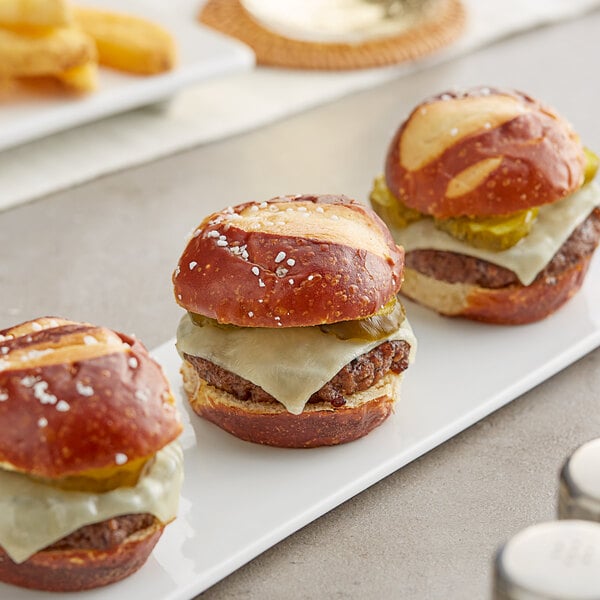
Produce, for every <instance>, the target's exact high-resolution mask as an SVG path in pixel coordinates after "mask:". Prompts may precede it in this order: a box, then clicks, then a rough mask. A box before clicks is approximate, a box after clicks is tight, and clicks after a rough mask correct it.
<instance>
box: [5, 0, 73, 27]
mask: <svg viewBox="0 0 600 600" xmlns="http://www.w3.org/2000/svg"><path fill="white" fill-rule="evenodd" d="M71 22H72V15H71V10H70V7H69V6H68V4H67V2H66V0H0V24H1V25H8V26H13V25H16V26H22V25H29V26H34V27H62V26H65V25H68V24H69V23H71Z"/></svg>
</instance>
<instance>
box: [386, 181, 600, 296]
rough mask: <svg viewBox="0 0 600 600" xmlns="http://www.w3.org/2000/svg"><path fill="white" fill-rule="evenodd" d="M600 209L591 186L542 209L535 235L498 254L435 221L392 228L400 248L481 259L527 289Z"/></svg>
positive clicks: (599, 195)
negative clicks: (441, 227) (454, 234)
mask: <svg viewBox="0 0 600 600" xmlns="http://www.w3.org/2000/svg"><path fill="white" fill-rule="evenodd" d="M598 205H600V187H599V186H598V184H596V183H590V184H589V185H586V186H585V187H583V188H582V189H580V190H579V191H577V192H575V193H574V194H572V195H571V196H568V197H567V198H564V199H563V200H560V201H559V202H555V203H554V204H546V205H545V206H541V207H540V211H539V214H538V218H537V220H536V222H535V223H534V225H533V227H532V229H531V232H530V233H529V235H527V236H526V237H524V238H522V239H521V240H520V241H519V242H518V243H517V244H515V245H514V246H513V247H512V248H509V249H508V250H503V251H501V252H494V251H491V250H484V249H482V248H474V247H473V246H471V245H469V244H466V243H465V242H461V241H460V240H457V239H456V238H454V237H452V236H451V235H449V234H448V233H446V232H445V231H440V230H439V229H436V227H435V226H434V224H433V220H432V219H422V220H420V221H417V222H415V223H412V224H411V225H409V226H408V227H405V228H404V229H401V228H398V227H394V226H393V225H389V228H390V231H391V232H392V235H393V236H394V239H395V240H396V243H397V244H400V245H402V246H404V249H405V250H406V251H407V252H410V251H411V250H420V249H432V250H444V251H447V252H457V253H459V254H466V255H468V256H474V257H475V258H481V259H482V260H487V261H488V262H491V263H494V264H495V265H499V266H501V267H505V268H507V269H510V270H511V271H513V272H514V273H515V274H516V275H517V277H518V278H519V280H520V281H521V283H522V284H523V285H529V284H530V283H531V282H532V281H533V280H534V279H535V278H536V277H537V275H538V273H539V272H540V271H541V270H542V269H543V268H544V267H545V266H546V265H547V264H548V263H549V262H550V261H551V260H552V257H553V256H554V255H555V254H556V252H557V251H558V249H559V248H560V247H561V246H562V245H563V243H564V242H565V241H566V240H567V238H568V237H569V236H570V235H571V233H573V230H574V229H575V228H576V227H577V226H578V225H580V224H581V223H582V222H583V221H585V219H586V218H587V217H588V215H589V214H590V213H591V212H592V210H593V209H594V208H595V207H596V206H598Z"/></svg>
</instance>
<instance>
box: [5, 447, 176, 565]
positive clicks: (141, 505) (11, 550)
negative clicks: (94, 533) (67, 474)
mask: <svg viewBox="0 0 600 600" xmlns="http://www.w3.org/2000/svg"><path fill="white" fill-rule="evenodd" d="M182 481H183V452H182V450H181V447H180V446H179V443H178V442H172V443H171V444H169V445H167V446H165V447H164V448H163V449H162V450H160V451H159V452H158V453H157V454H156V459H155V461H154V463H153V464H152V465H151V466H150V468H149V469H148V470H147V472H146V473H144V474H143V475H142V476H141V477H140V479H139V480H138V483H137V485H136V486H135V487H123V488H117V489H115V490H111V491H110V492H104V493H101V494H96V493H91V492H73V491H66V490H61V489H58V488H54V487H52V486H49V485H46V484H44V483H41V482H39V481H35V480H33V479H32V478H30V477H28V476H27V475H24V474H22V473H15V472H11V471H5V470H3V469H0V546H2V548H4V550H5V551H6V553H7V554H8V555H9V556H10V557H11V558H12V560H13V561H15V562H17V563H20V562H23V561H24V560H27V559H28V558H29V557H30V556H31V555H32V554H34V553H35V552H37V551H38V550H41V549H42V548H45V547H46V546H49V545H50V544H52V543H54V542H56V541H57V540H59V539H61V538H63V537H65V536H66V535H68V534H69V533H72V532H73V531H75V530H76V529H79V528H80V527H83V526H84V525H90V524H92V523H99V522H100V521H104V520H106V519H110V518H112V517H116V516H119V515H126V514H139V513H150V514H152V515H154V516H155V517H156V518H157V519H158V520H159V521H161V523H168V522H169V521H171V520H173V519H174V518H175V516H176V515H177V506H178V503H179V491H180V489H181V483H182Z"/></svg>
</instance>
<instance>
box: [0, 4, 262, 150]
mask: <svg viewBox="0 0 600 600" xmlns="http://www.w3.org/2000/svg"><path fill="white" fill-rule="evenodd" d="M73 3H74V4H80V5H85V4H88V5H91V6H95V7H97V8H104V9H109V10H114V11H120V12H125V13H129V14H133V15H137V16H140V17H145V18H148V19H151V20H153V21H155V22H156V23H158V24H160V25H162V26H163V27H165V28H166V29H167V30H168V31H169V32H170V33H171V34H172V35H173V36H174V37H175V39H176V41H177V46H178V50H179V63H178V65H177V67H176V68H175V69H174V70H172V71H170V72H168V73H164V74H160V75H155V76H150V77H145V76H135V75H128V74H126V73H122V72H118V71H113V70H110V69H100V74H99V82H98V89H97V90H96V91H95V92H93V93H91V94H88V95H86V96H83V97H78V96H73V97H69V96H66V95H57V94H41V93H40V94H29V95H27V96H23V97H19V98H18V99H15V100H13V99H9V100H6V101H3V102H1V103H0V150H4V149H6V148H10V147H11V146H15V145H17V144H22V143H24V142H28V141H31V140H34V139H37V138H40V137H43V136H46V135H49V134H51V133H56V132H57V131H62V130H64V129H69V128H71V127H75V126H77V125H81V124H83V123H88V122H90V121H94V120H97V119H101V118H103V117H107V116H109V115H112V114H116V113H119V112H124V111H126V110H130V109H133V108H137V107H140V106H145V105H148V104H152V103H155V102H158V101H161V100H164V99H166V98H168V97H169V96H171V95H173V94H174V93H175V92H176V91H177V90H179V89H181V88H182V87H185V86H187V85H190V84H193V83H198V82H201V81H203V80H206V79H208V78H211V77H214V76H217V75H223V74H226V73H230V72H233V71H236V70H241V69H249V68H251V67H252V66H253V65H254V54H253V53H252V51H251V50H250V49H249V48H247V47H246V46H244V45H243V44H241V43H239V42H237V41H235V40H233V39H230V38H227V37H225V36H223V35H220V34H219V33H217V32H215V31H213V30H211V29H208V28H207V27H204V26H202V25H201V24H200V23H199V22H198V20H197V14H198V11H199V7H200V5H201V2H199V1H198V0H177V2H163V1H161V0H120V1H119V0H73ZM207 118H210V116H209V115H208V116H207Z"/></svg>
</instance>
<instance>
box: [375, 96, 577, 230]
mask: <svg viewBox="0 0 600 600" xmlns="http://www.w3.org/2000/svg"><path fill="white" fill-rule="evenodd" d="M584 164H585V158H584V154H583V147H582V145H581V143H580V141H579V138H578V137H577V135H576V134H575V133H574V132H573V131H572V129H571V127H570V125H569V124H568V123H567V122H566V121H565V120H564V119H563V118H562V117H560V116H559V115H558V114H557V113H556V112H554V111H553V110H552V109H550V108H548V107H546V106H543V105H542V104H541V103H540V102H538V101H537V100H534V99H533V98H530V97H529V96H526V95H525V94H522V93H520V92H505V91H500V90H490V89H489V88H477V89H474V90H470V91H467V92H462V93H455V92H447V93H445V94H441V95H439V96H436V97H434V98H432V99H429V100H426V101H425V102H423V103H422V104H420V105H419V106H417V107H416V108H415V109H414V110H413V112H412V113H411V114H410V116H409V117H408V119H407V120H406V121H405V122H404V123H403V124H402V125H401V126H400V128H399V129H398V131H397V133H396V135H395V136H394V138H393V140H392V142H391V144H390V147H389V150H388V154H387V160H386V181H387V185H388V187H389V188H390V190H391V191H392V193H393V194H394V195H395V196H396V197H397V198H399V199H400V200H401V201H402V202H404V203H405V204H406V205H408V206H410V207H412V208H415V209H416V210H418V211H420V212H422V213H425V214H430V215H433V216H435V217H438V218H447V217H451V216H459V215H468V216H484V215H498V214H507V213H511V212H515V211H517V210H521V209H525V208H530V207H532V206H539V205H542V204H547V203H550V202H554V201H556V200H559V199H560V198H563V197H565V196H567V195H568V194H570V193H572V192H574V191H575V190H576V189H577V188H579V186H580V185H581V183H582V181H583V167H584Z"/></svg>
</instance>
